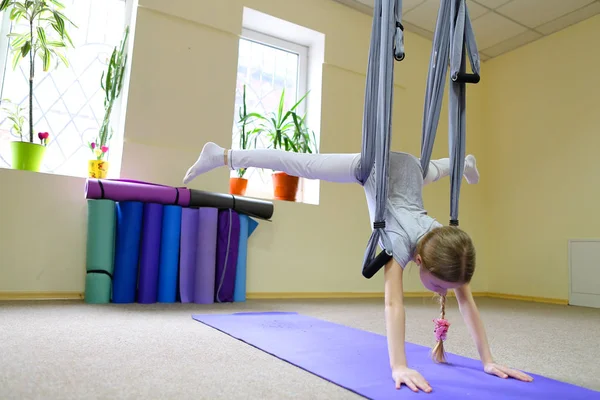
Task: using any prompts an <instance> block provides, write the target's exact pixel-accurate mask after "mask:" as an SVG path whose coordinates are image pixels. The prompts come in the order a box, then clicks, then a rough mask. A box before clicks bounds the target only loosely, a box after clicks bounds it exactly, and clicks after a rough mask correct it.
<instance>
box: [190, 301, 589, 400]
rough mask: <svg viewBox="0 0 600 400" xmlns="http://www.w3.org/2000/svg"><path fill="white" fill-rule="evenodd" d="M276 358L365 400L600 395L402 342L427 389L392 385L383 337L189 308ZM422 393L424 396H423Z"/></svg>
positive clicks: (298, 318) (308, 320) (292, 316)
mask: <svg viewBox="0 0 600 400" xmlns="http://www.w3.org/2000/svg"><path fill="white" fill-rule="evenodd" d="M192 317H193V318H194V319H195V320H197V321H200V322H202V323H204V324H206V325H208V326H212V327H213V328H215V329H217V330H219V331H221V332H224V333H226V334H228V335H230V336H232V337H234V338H236V339H239V340H241V341H243V342H245V343H247V344H249V345H251V346H254V347H256V348H258V349H260V350H262V351H264V352H266V353H269V354H271V355H273V356H275V357H277V358H279V359H281V360H284V361H287V362H289V363H290V364H293V365H295V366H297V367H299V368H302V369H304V370H305V371H308V372H311V373H312V374H314V375H317V376H319V377H321V378H323V379H325V380H327V381H330V382H332V383H334V384H336V385H338V386H341V387H344V388H346V389H348V390H350V391H352V392H354V393H357V394H359V395H362V396H364V397H367V398H370V399H375V400H379V399H412V398H424V399H444V400H462V399H477V400H479V399H485V400H488V399H502V400H517V399H518V400H522V399H569V400H579V399H581V400H593V399H596V400H597V399H600V392H596V391H593V390H589V389H585V388H581V387H578V386H574V385H571V384H568V383H563V382H559V381H556V380H552V379H549V378H545V377H543V376H540V375H535V374H529V375H531V376H533V378H534V380H533V382H521V381H518V380H515V379H502V378H499V377H496V376H493V375H488V374H486V373H485V372H484V371H483V368H482V366H481V361H479V360H475V359H472V358H466V357H462V356H458V355H455V354H450V353H447V356H448V358H447V359H448V362H449V363H450V365H444V364H437V363H435V362H433V361H432V360H431V358H430V356H429V352H430V350H431V349H430V348H429V347H424V346H420V345H416V344H412V343H406V346H405V348H406V356H407V359H408V363H409V367H410V368H413V369H416V370H417V371H419V372H420V373H421V374H422V375H423V377H424V378H425V379H426V380H427V381H428V382H429V384H430V385H431V388H432V389H433V390H432V392H431V393H424V392H419V393H414V392H412V391H411V390H410V389H408V388H407V387H406V386H404V385H403V386H402V388H401V389H400V390H397V389H396V388H395V386H394V382H393V381H392V378H391V371H390V367H389V358H388V352H387V340H386V337H385V336H382V335H378V334H375V333H371V332H367V331H362V330H359V329H355V328H350V327H347V326H344V325H339V324H334V323H332V322H327V321H323V320H319V319H317V318H312V317H308V316H303V315H300V314H297V313H293V312H289V313H288V312H266V313H237V314H209V315H193V316H192ZM423 396H424V397H423Z"/></svg>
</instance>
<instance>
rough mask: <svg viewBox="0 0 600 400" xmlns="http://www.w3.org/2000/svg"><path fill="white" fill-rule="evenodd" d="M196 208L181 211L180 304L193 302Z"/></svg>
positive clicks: (196, 228) (196, 235) (197, 215)
mask: <svg viewBox="0 0 600 400" xmlns="http://www.w3.org/2000/svg"><path fill="white" fill-rule="evenodd" d="M198 217H199V212H198V209H197V208H183V209H182V210H181V236H180V241H179V296H180V299H181V302H182V303H193V302H194V281H195V277H196V254H197V253H196V249H197V248H198Z"/></svg>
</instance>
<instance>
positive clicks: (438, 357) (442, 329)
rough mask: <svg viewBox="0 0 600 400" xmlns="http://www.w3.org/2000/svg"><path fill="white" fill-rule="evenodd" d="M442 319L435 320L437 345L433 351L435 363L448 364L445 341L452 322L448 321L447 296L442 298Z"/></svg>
mask: <svg viewBox="0 0 600 400" xmlns="http://www.w3.org/2000/svg"><path fill="white" fill-rule="evenodd" d="M440 308H441V313H440V318H436V319H434V320H433V322H434V323H435V329H434V333H435V338H436V340H437V343H436V345H435V347H434V348H433V350H432V351H431V355H432V358H433V360H434V361H435V362H438V363H446V353H445V351H444V340H446V335H447V333H448V328H449V327H450V322H448V321H447V320H446V296H440Z"/></svg>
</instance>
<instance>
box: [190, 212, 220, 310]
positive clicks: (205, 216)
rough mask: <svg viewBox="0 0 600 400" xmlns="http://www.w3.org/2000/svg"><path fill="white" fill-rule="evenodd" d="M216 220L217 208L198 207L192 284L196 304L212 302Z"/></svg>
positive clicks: (215, 259) (215, 256)
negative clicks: (194, 270) (194, 267)
mask: <svg viewBox="0 0 600 400" xmlns="http://www.w3.org/2000/svg"><path fill="white" fill-rule="evenodd" d="M218 222H219V210H218V209H217V208H212V207H200V214H199V218H198V245H197V246H198V247H197V250H196V276H195V285H194V303H197V304H212V303H214V297H215V273H216V262H217V229H218Z"/></svg>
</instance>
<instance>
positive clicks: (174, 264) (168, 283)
mask: <svg viewBox="0 0 600 400" xmlns="http://www.w3.org/2000/svg"><path fill="white" fill-rule="evenodd" d="M180 235H181V207H180V206H165V207H164V210H163V220H162V231H161V239H160V263H159V267H158V301H159V302H160V303H175V301H176V299H177V275H178V270H179V238H180Z"/></svg>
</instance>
